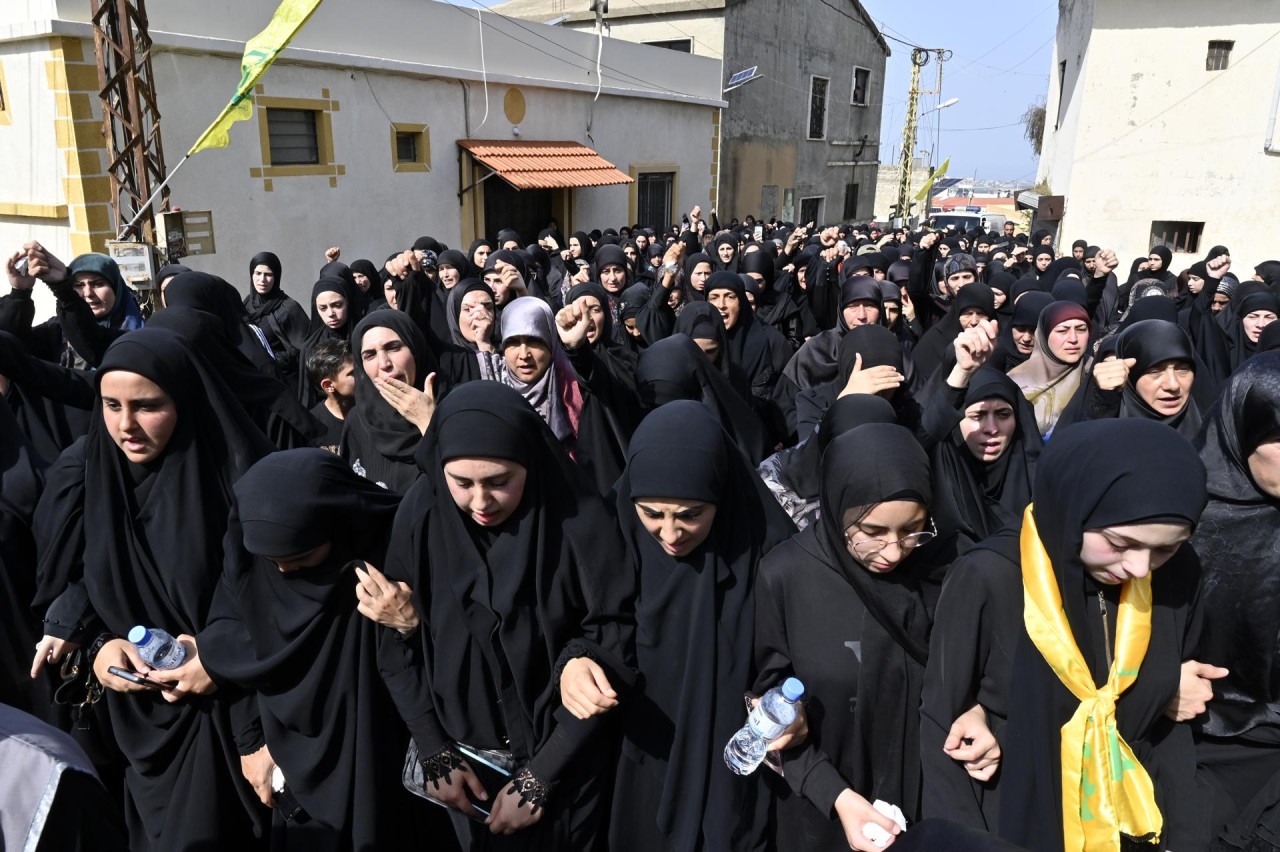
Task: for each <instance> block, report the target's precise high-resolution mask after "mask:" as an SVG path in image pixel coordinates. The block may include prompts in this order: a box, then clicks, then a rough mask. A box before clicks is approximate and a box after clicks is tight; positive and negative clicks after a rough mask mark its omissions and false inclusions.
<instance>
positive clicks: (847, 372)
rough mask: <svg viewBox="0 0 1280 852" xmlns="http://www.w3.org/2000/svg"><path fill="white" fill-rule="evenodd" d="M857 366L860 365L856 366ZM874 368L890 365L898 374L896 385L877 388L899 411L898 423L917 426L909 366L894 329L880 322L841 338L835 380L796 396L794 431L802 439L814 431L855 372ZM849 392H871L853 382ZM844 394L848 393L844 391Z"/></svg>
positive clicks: (917, 411)
mask: <svg viewBox="0 0 1280 852" xmlns="http://www.w3.org/2000/svg"><path fill="white" fill-rule="evenodd" d="M859 365H861V366H860V367H859ZM875 367H881V368H884V367H888V368H891V369H892V370H893V372H894V374H895V375H897V376H899V377H900V379H899V380H897V382H898V383H897V384H896V385H892V382H890V384H891V385H892V386H891V387H887V388H885V389H883V390H879V391H876V393H877V394H878V395H879V396H882V397H884V398H885V399H887V400H889V402H890V404H892V405H893V409H894V411H896V412H897V414H898V425H899V426H905V427H906V428H908V429H911V430H912V431H916V430H918V429H919V427H920V413H921V412H920V405H919V403H917V402H916V400H915V397H913V396H912V395H911V393H910V392H909V391H908V390H907V387H908V385H910V383H911V382H910V373H909V372H908V370H909V368H908V367H907V366H906V365H905V364H904V361H903V355H902V347H901V346H900V345H899V344H898V339H897V338H896V337H894V336H893V332H891V331H889V329H887V328H885V327H884V326H882V325H860V326H856V327H854V328H852V329H850V330H849V332H848V333H847V334H845V336H844V337H843V338H841V340H840V348H839V353H838V360H837V362H836V370H837V372H836V376H835V379H834V380H832V381H830V382H827V383H826V384H822V385H818V386H817V387H813V388H810V389H809V390H807V391H802V392H801V393H799V394H798V395H797V396H796V432H797V434H798V435H799V436H800V437H801V439H803V438H806V437H808V436H809V435H810V434H812V433H813V429H814V427H815V426H817V425H818V421H819V420H821V419H822V415H823V414H824V413H826V411H827V409H828V408H830V407H831V404H832V403H833V402H835V401H836V400H837V399H839V398H840V396H841V394H843V393H844V392H845V390H846V389H850V378H851V377H852V376H853V374H854V373H855V372H860V373H866V372H867V371H868V370H872V368H875ZM850 392H851V393H863V392H870V391H868V390H864V389H861V385H856V386H855V387H854V388H853V389H851V390H850ZM845 395H846V396H847V395H848V394H845Z"/></svg>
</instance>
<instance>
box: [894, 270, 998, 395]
mask: <svg viewBox="0 0 1280 852" xmlns="http://www.w3.org/2000/svg"><path fill="white" fill-rule="evenodd" d="M975 308H976V309H977V310H979V311H982V313H983V314H984V315H985V316H986V318H987V319H995V318H996V295H995V293H993V292H992V291H991V288H990V287H988V286H987V285H986V284H983V283H982V282H981V281H974V282H972V283H970V284H966V285H964V286H963V287H961V288H960V291H959V292H958V293H956V296H955V298H954V299H952V300H951V307H950V308H948V309H947V312H946V314H945V315H943V317H942V318H941V319H940V320H938V321H937V323H935V324H934V325H933V327H932V328H930V329H929V330H928V331H926V332H925V333H924V336H922V337H921V338H920V341H919V342H918V343H916V345H915V348H914V349H913V350H912V351H911V358H912V360H913V361H915V365H916V371H917V372H918V373H919V374H920V377H921V379H922V380H923V381H926V382H927V381H928V380H929V378H930V377H931V376H933V374H934V373H935V372H937V370H938V368H939V367H941V366H942V365H943V364H944V363H945V361H946V353H947V350H948V349H952V348H953V346H954V345H955V339H956V337H957V336H959V334H960V332H962V331H964V327H963V326H961V325H960V315H961V314H962V313H964V312H965V311H967V310H971V309H975Z"/></svg>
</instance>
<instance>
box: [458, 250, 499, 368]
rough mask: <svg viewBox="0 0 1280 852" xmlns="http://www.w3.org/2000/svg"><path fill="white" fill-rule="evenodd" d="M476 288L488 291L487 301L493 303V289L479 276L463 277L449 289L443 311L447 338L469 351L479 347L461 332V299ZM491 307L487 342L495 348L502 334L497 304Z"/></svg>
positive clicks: (477, 349)
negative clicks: (492, 312)
mask: <svg viewBox="0 0 1280 852" xmlns="http://www.w3.org/2000/svg"><path fill="white" fill-rule="evenodd" d="M446 254H447V252H446ZM476 290H480V291H482V292H485V293H488V294H489V301H490V302H491V303H493V301H494V296H493V290H492V289H490V288H489V285H488V284H486V283H484V282H483V281H481V280H480V279H479V278H463V279H462V280H461V281H459V282H458V283H457V284H455V285H453V289H451V290H450V291H449V297H448V299H447V300H446V301H445V311H446V312H447V317H448V320H449V340H450V341H452V343H453V345H454V346H458V347H461V348H463V349H466V350H468V351H470V352H479V351H480V349H479V347H477V346H476V344H475V342H474V341H471V340H467V338H466V337H465V336H464V335H463V334H462V299H463V297H464V296H466V295H467V294H468V293H472V292H475V291H476ZM493 308H494V322H493V325H491V326H490V327H489V343H490V345H492V346H493V347H494V348H495V349H496V348H498V346H499V345H500V344H501V342H502V339H501V338H502V335H501V333H500V332H499V329H498V321H497V305H496V304H494V305H493Z"/></svg>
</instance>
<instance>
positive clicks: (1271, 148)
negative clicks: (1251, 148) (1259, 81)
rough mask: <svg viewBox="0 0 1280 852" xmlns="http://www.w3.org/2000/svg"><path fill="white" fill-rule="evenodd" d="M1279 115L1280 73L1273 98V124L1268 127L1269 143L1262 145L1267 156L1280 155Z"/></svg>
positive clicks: (1278, 73)
mask: <svg viewBox="0 0 1280 852" xmlns="http://www.w3.org/2000/svg"><path fill="white" fill-rule="evenodd" d="M1277 114H1280V72H1277V74H1276V90H1275V94H1273V95H1272V96H1271V123H1270V125H1269V126H1268V127H1267V141H1266V142H1265V143H1263V145H1262V150H1263V153H1266V154H1278V155H1280V147H1278V146H1277V143H1278V142H1280V140H1277V139H1276V124H1277Z"/></svg>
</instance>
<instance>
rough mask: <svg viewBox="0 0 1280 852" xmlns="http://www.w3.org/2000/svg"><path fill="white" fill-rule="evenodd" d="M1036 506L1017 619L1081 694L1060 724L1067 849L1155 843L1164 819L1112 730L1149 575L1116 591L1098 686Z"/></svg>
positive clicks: (1140, 647) (1138, 640) (1132, 671)
mask: <svg viewBox="0 0 1280 852" xmlns="http://www.w3.org/2000/svg"><path fill="white" fill-rule="evenodd" d="M1033 508H1034V507H1033V506H1028V507H1027V510H1026V513H1025V515H1024V517H1023V521H1022V586H1023V600H1024V606H1023V616H1022V617H1023V620H1024V621H1025V622H1026V627H1027V635H1028V636H1030V637H1031V641H1032V642H1034V643H1035V646H1036V648H1037V650H1039V651H1040V654H1041V655H1042V656H1043V657H1044V659H1045V662H1047V663H1048V664H1049V667H1050V668H1052V669H1053V671H1054V674H1056V675H1057V676H1058V680H1060V681H1062V684H1063V686H1065V687H1066V688H1067V689H1069V690H1071V694H1072V695H1074V696H1075V697H1076V698H1078V699H1080V706H1079V707H1078V708H1077V709H1076V712H1075V715H1073V716H1072V717H1071V721H1069V722H1067V724H1065V725H1063V726H1062V835H1063V839H1064V841H1065V844H1064V846H1065V849H1066V852H1083V851H1084V850H1087V852H1103V850H1119V849H1120V834H1121V832H1123V833H1124V834H1126V835H1128V836H1129V837H1133V838H1139V839H1144V838H1145V839H1148V840H1150V841H1151V842H1152V843H1155V842H1156V841H1157V840H1158V839H1159V837H1160V832H1161V829H1162V827H1163V819H1162V817H1161V816H1160V810H1159V809H1158V808H1157V807H1156V799H1155V790H1154V789H1153V788H1152V784H1151V777H1150V776H1149V775H1147V771H1146V770H1145V769H1144V768H1143V767H1142V764H1140V763H1138V760H1137V758H1135V757H1134V756H1133V751H1132V749H1130V748H1129V744H1128V743H1126V742H1125V741H1124V739H1123V738H1122V737H1121V736H1120V734H1119V733H1118V732H1117V731H1116V700H1117V699H1118V698H1119V697H1120V694H1121V693H1122V692H1124V691H1125V690H1126V689H1128V688H1129V686H1130V685H1131V684H1132V683H1133V682H1134V680H1136V679H1137V677H1138V667H1139V666H1140V665H1141V664H1142V659H1143V657H1145V656H1146V654H1147V643H1148V642H1149V641H1150V639H1151V577H1150V575H1148V576H1146V577H1142V578H1135V579H1131V580H1128V581H1126V582H1125V584H1124V587H1123V589H1122V590H1121V592H1120V613H1119V616H1118V617H1117V618H1116V629H1115V636H1116V641H1115V649H1116V653H1115V662H1114V663H1113V664H1112V666H1111V672H1110V673H1109V674H1108V676H1107V682H1106V684H1105V685H1104V686H1103V687H1102V688H1101V689H1099V688H1098V687H1096V686H1094V683H1093V675H1092V673H1091V672H1090V670H1089V666H1088V664H1087V663H1086V662H1085V659H1084V657H1083V656H1082V655H1081V653H1080V649H1079V647H1077V645H1076V641H1075V638H1074V637H1073V636H1072V634H1071V625H1069V624H1068V623H1067V615H1066V613H1065V612H1064V611H1063V609H1062V595H1061V594H1059V592H1058V581H1057V577H1056V576H1055V574H1054V572H1053V564H1052V563H1051V562H1050V561H1049V554H1048V553H1046V552H1045V549H1044V545H1043V544H1041V543H1040V533H1039V532H1038V531H1037V530H1036V521H1035V516H1034V515H1033V514H1032V511H1031V510H1032V509H1033Z"/></svg>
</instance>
